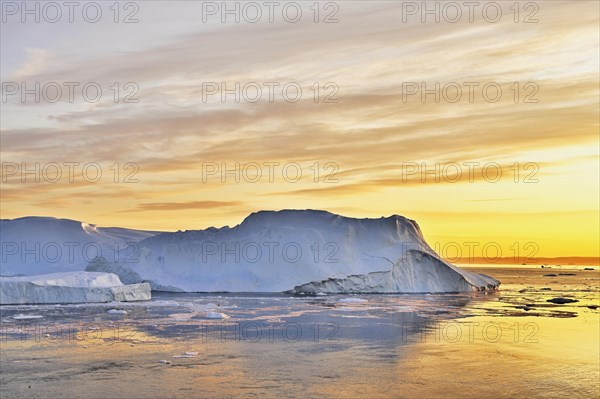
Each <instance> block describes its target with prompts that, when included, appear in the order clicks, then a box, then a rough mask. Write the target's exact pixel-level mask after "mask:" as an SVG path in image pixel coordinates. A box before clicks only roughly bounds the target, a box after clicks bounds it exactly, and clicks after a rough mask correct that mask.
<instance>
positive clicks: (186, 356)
mask: <svg viewBox="0 0 600 399" xmlns="http://www.w3.org/2000/svg"><path fill="white" fill-rule="evenodd" d="M197 354H198V352H183V353H182V354H181V355H175V356H173V357H174V358H180V359H181V358H184V359H185V358H188V359H189V358H192V357H196V355H197Z"/></svg>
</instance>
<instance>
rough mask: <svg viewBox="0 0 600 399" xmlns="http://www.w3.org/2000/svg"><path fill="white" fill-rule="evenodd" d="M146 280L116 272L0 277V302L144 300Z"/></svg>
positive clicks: (40, 302)
mask: <svg viewBox="0 0 600 399" xmlns="http://www.w3.org/2000/svg"><path fill="white" fill-rule="evenodd" d="M150 298H151V292H150V285H149V284H147V283H141V284H128V285H124V284H123V283H122V282H121V280H120V279H119V277H118V276H117V275H116V274H112V273H91V272H64V273H51V274H44V275H36V276H19V277H5V276H3V277H0V305H15V304H18V305H24V304H42V303H90V302H112V301H122V302H126V301H127V302H129V301H145V300H149V299H150Z"/></svg>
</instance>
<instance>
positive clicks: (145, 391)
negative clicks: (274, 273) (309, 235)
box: [0, 266, 600, 399]
mask: <svg viewBox="0 0 600 399" xmlns="http://www.w3.org/2000/svg"><path fill="white" fill-rule="evenodd" d="M473 270H476V271H478V272H483V273H486V274H490V275H492V276H494V277H496V278H498V279H499V280H501V281H502V286H501V290H500V291H499V292H497V293H492V294H481V293H469V294H452V295H357V296H348V295H339V296H338V295H336V296H333V295H332V296H317V297H290V296H284V295H262V294H258V295H257V294H237V295H232V294H222V295H215V294H211V295H206V294H160V295H155V296H154V299H153V300H152V301H150V302H144V303H128V304H122V303H118V304H116V303H113V304H102V305H68V306H67V305H63V306H58V305H53V306H37V307H33V306H3V307H1V308H0V319H1V321H2V329H1V331H0V334H1V337H0V343H1V349H0V355H1V356H0V371H1V379H0V397H2V398H21V397H22V398H103V399H104V398H171V397H173V398H199V397H218V398H221V397H222V398H229V397H257V398H275V397H277V398H287V397H290V398H291V397H303V398H313V397H314V398H425V397H427V398H452V397H464V398H480V397H495V398H496V397H506V398H515V397H529V398H535V397H539V398H542V397H543V398H563V397H581V398H597V397H600V391H599V390H600V385H599V380H600V375H599V374H600V360H599V357H600V350H599V337H600V331H599V325H600V315H599V310H598V307H597V306H598V305H600V303H599V302H600V271H599V270H597V268H596V270H593V271H589V270H583V267H571V268H569V267H566V266H565V267H562V268H556V267H555V268H553V269H540V268H533V267H515V266H506V267H493V268H492V267H487V268H485V269H481V268H473ZM544 274H556V276H544ZM554 297H569V298H572V299H576V300H577V301H578V302H575V303H569V304H563V305H559V304H553V303H550V302H547V299H551V298H554ZM113 309H114V310H125V311H126V312H127V313H126V314H118V313H116V314H115V313H114V312H113V313H109V312H108V311H109V310H113ZM38 316H42V317H38ZM214 317H224V318H221V319H219V318H214ZM161 361H163V362H161Z"/></svg>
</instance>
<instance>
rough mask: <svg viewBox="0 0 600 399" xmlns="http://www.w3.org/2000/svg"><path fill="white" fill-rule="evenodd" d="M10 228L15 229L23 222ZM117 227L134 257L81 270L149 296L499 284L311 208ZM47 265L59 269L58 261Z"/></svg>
mask: <svg viewBox="0 0 600 399" xmlns="http://www.w3.org/2000/svg"><path fill="white" fill-rule="evenodd" d="M28 219H31V218H28ZM17 221H18V220H14V221H8V222H3V223H0V229H2V241H3V242H4V240H6V239H8V240H9V241H10V240H11V234H6V231H9V232H10V231H11V230H7V226H8V227H10V224H11V223H15V222H17ZM23 223H24V222H20V224H23ZM62 223H66V222H62ZM70 226H71V227H73V228H74V229H79V230H81V229H84V227H82V226H90V225H85V224H82V223H80V222H73V223H71V224H70ZM77 226H79V227H77ZM12 229H13V230H15V229H16V228H14V227H12ZM16 230H19V231H24V230H26V226H19V228H18V229H16ZM98 231H100V232H102V233H103V234H98V233H96V232H98ZM115 231H116V230H115V229H112V230H110V231H107V230H106V229H105V230H101V229H100V228H96V227H94V230H93V231H92V233H93V234H90V233H87V232H86V235H85V238H86V239H94V238H97V237H99V238H102V239H103V244H104V245H106V242H107V240H109V239H117V238H119V237H116V238H115V237H114V232H115ZM118 231H119V233H120V235H121V236H126V237H127V240H135V239H136V238H137V241H135V249H136V252H135V254H134V256H131V254H130V253H128V254H127V256H124V255H123V254H121V253H119V254H118V255H119V256H118V258H119V259H120V261H118V262H115V261H113V259H112V257H111V258H109V257H106V258H107V259H103V260H98V259H96V260H94V261H93V262H92V264H91V265H90V268H88V269H87V270H93V271H100V272H101V271H103V272H111V273H117V274H118V275H119V276H120V277H121V278H125V279H127V280H128V281H130V282H141V281H145V282H148V283H150V284H151V285H152V287H153V289H157V290H167V291H177V290H182V291H188V292H282V291H285V292H293V293H312V294H315V293H319V292H331V293H333V292H339V293H342V292H372V293H378V292H379V293H392V292H394V293H425V292H431V293H434V292H463V291H471V290H474V291H477V290H493V289H496V288H497V287H498V286H499V284H500V282H499V281H497V280H495V279H494V278H492V277H489V276H486V275H483V274H476V273H471V272H468V271H466V270H462V269H460V268H458V267H456V266H454V265H452V264H450V263H448V262H446V261H445V260H443V259H442V258H441V257H440V256H438V255H437V254H436V253H435V251H434V250H433V249H432V248H431V247H429V245H428V244H427V243H426V242H425V239H424V237H423V235H422V233H421V230H420V228H419V226H418V225H417V223H416V222H415V221H413V220H410V219H407V218H405V217H402V216H398V215H393V216H390V217H382V218H378V219H355V218H348V217H343V216H339V215H335V214H332V213H329V212H325V211H314V210H283V211H261V212H256V213H253V214H251V215H250V216H248V217H247V218H246V219H245V220H244V221H243V222H242V223H240V224H239V225H237V226H235V227H233V228H229V227H222V228H214V227H211V228H208V229H206V230H190V231H184V232H182V231H178V232H174V233H156V232H139V233H138V232H136V231H133V230H127V231H125V230H124V229H121V230H118ZM79 233H80V232H71V233H69V234H68V235H69V237H74V236H77V234H79ZM38 234H39V233H38ZM23 239H25V238H23ZM13 241H16V240H13ZM26 245H27V244H26ZM29 245H31V243H29ZM13 252H14V251H13ZM121 255H123V256H121ZM10 259H11V260H7V261H6V262H5V259H4V257H3V259H2V262H3V263H2V271H3V272H6V271H8V272H12V273H19V270H27V271H29V273H28V274H33V273H31V271H32V270H36V271H37V270H38V269H39V265H33V266H32V265H30V264H27V262H25V264H22V263H19V259H18V258H17V257H15V256H13V257H12V258H10ZM123 259H126V260H129V261H128V262H125V261H123ZM89 263H90V262H89V259H88V260H87V262H81V263H80V264H78V265H77V268H78V270H84V269H85V268H86V267H88V264H89ZM49 267H51V268H52V269H54V270H55V271H62V270H61V268H62V266H61V264H60V263H59V262H57V263H54V264H52V265H50V266H49ZM69 267H73V266H72V265H70V266H69ZM57 269H58V270H57Z"/></svg>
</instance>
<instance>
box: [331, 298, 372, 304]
mask: <svg viewBox="0 0 600 399" xmlns="http://www.w3.org/2000/svg"><path fill="white" fill-rule="evenodd" d="M338 302H341V303H364V302H369V301H367V300H366V299H362V298H342V299H340V300H339V301H338Z"/></svg>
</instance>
